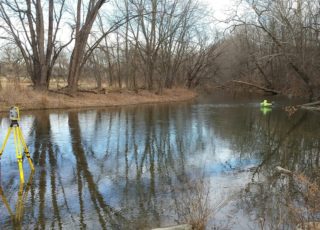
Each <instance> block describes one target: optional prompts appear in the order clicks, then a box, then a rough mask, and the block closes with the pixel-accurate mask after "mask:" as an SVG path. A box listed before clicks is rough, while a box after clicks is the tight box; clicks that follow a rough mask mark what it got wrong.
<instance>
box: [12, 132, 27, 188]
mask: <svg viewBox="0 0 320 230" xmlns="http://www.w3.org/2000/svg"><path fill="white" fill-rule="evenodd" d="M18 132H19V131H18V127H14V129H13V134H14V145H15V147H16V157H17V160H18V166H19V173H20V182H21V183H22V184H24V174H23V165H22V153H21V145H20V139H19V133H18Z"/></svg>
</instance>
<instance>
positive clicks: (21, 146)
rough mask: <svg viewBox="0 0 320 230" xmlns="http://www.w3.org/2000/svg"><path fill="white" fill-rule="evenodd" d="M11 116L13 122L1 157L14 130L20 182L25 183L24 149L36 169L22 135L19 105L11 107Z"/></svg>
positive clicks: (1, 150)
mask: <svg viewBox="0 0 320 230" xmlns="http://www.w3.org/2000/svg"><path fill="white" fill-rule="evenodd" d="M9 118H10V121H11V124H10V127H9V129H8V132H7V135H6V137H5V138H4V142H3V144H2V146H1V149H0V159H1V156H2V154H3V151H4V148H5V147H6V144H7V141H8V139H9V136H10V133H11V132H13V137H14V146H15V151H16V158H17V160H18V167H19V173H20V182H21V183H24V174H23V165H22V157H23V155H22V154H23V152H22V151H24V153H25V156H26V157H27V159H28V162H29V165H30V168H31V170H32V171H34V166H33V163H32V159H31V157H30V153H29V150H28V147H27V144H26V141H25V140H24V138H23V135H22V132H21V129H20V126H19V123H18V121H19V120H20V114H19V108H18V107H11V108H10V111H9Z"/></svg>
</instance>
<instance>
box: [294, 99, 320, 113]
mask: <svg viewBox="0 0 320 230" xmlns="http://www.w3.org/2000/svg"><path fill="white" fill-rule="evenodd" d="M297 107H299V108H301V109H306V110H311V111H320V101H314V102H310V103H306V104H302V105H297Z"/></svg>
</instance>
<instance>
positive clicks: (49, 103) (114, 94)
mask: <svg viewBox="0 0 320 230" xmlns="http://www.w3.org/2000/svg"><path fill="white" fill-rule="evenodd" d="M195 97H196V93H195V92H193V91H190V90H187V89H183V88H175V89H171V90H164V91H163V94H161V95H156V94H155V93H152V92H149V91H146V90H141V91H139V92H138V93H135V92H132V91H127V90H121V91H117V90H110V91H108V90H107V92H106V93H104V94H94V93H89V92H79V93H77V94H76V95H74V97H70V96H68V95H64V94H61V93H57V92H51V91H50V92H39V91H35V90H33V89H32V88H30V87H27V86H25V85H21V84H20V85H19V84H7V85H6V86H5V87H3V88H2V90H0V111H7V110H8V108H9V107H11V106H13V105H15V106H19V107H20V108H21V109H28V110H30V109H68V108H82V107H104V106H119V105H134V104H146V103H162V102H175V101H184V100H191V99H192V98H195Z"/></svg>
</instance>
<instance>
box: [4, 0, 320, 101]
mask: <svg viewBox="0 0 320 230" xmlns="http://www.w3.org/2000/svg"><path fill="white" fill-rule="evenodd" d="M233 6H234V7H233V10H232V12H233V13H232V14H231V15H230V18H229V19H228V20H227V21H225V22H220V24H217V21H216V20H214V19H213V18H212V17H211V15H212V14H211V13H212V12H209V11H208V10H207V9H208V7H207V6H206V5H204V4H203V3H201V2H199V1H195V0H179V1H178V0H152V1H145V0H124V1H111V0H110V1H105V0H90V1H85V0H78V1H76V2H71V1H66V0H59V1H53V0H49V1H41V0H37V1H30V0H25V1H22V0H16V1H9V0H1V1H0V17H1V21H2V23H1V27H0V29H1V47H2V48H1V50H0V56H1V59H0V60H1V63H0V64H1V65H0V74H1V77H2V78H7V79H9V80H12V79H15V80H17V79H21V78H23V79H30V80H31V82H32V85H33V86H34V88H35V89H41V90H47V89H49V87H51V85H53V84H54V83H56V82H62V83H61V84H57V85H58V88H59V89H60V90H66V91H68V92H70V93H73V92H76V91H77V90H79V88H82V87H83V84H81V82H86V83H87V82H94V83H95V84H94V86H93V87H95V88H96V89H98V90H99V91H101V90H102V89H103V88H106V87H112V88H120V89H122V88H126V89H129V90H134V91H138V90H139V89H148V90H151V91H155V92H157V93H161V92H162V90H163V89H164V88H172V87H174V86H184V87H187V88H195V87H198V88H201V87H204V86H206V87H208V86H212V87H217V86H221V85H222V86H227V85H230V82H232V83H233V84H234V86H233V87H235V88H236V87H237V86H238V85H239V84H235V82H238V83H239V80H240V81H241V82H246V83H250V84H253V85H257V86H259V87H263V88H266V89H270V90H271V91H272V90H274V92H280V93H282V94H285V95H300V96H306V97H309V98H317V97H318V96H319V93H318V89H319V80H318V75H319V72H320V61H319V60H320V59H319V56H320V48H319V46H320V43H319V41H320V38H319V27H320V19H319V17H320V13H319V9H320V4H319V2H317V1H311V0H273V1H271V0H269V1H264V0H245V1H234V4H233ZM221 25H222V26H221ZM235 80H236V81H235ZM246 87H250V85H249V86H248V85H246Z"/></svg>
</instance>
